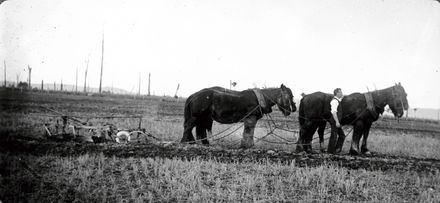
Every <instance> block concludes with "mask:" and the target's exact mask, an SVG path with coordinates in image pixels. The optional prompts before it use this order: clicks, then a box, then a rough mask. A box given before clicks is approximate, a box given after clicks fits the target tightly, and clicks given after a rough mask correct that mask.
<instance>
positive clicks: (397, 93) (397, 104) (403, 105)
mask: <svg viewBox="0 0 440 203" xmlns="http://www.w3.org/2000/svg"><path fill="white" fill-rule="evenodd" d="M406 96H407V94H406V92H405V89H404V88H403V86H402V85H401V84H400V82H399V84H397V83H396V84H395V85H394V86H393V87H392V88H391V97H389V98H388V106H389V107H390V109H391V111H392V112H393V114H394V116H395V117H397V118H400V117H402V116H403V113H404V111H405V110H408V100H407V99H406Z"/></svg>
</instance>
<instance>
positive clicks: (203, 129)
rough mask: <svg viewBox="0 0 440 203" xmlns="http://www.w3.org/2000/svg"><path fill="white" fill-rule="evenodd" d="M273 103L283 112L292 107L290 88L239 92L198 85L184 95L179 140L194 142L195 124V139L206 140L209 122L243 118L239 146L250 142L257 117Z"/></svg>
mask: <svg viewBox="0 0 440 203" xmlns="http://www.w3.org/2000/svg"><path fill="white" fill-rule="evenodd" d="M275 104H276V105H277V106H278V108H279V109H280V111H281V112H282V113H283V114H284V115H285V116H288V115H290V113H291V112H295V111H296V105H295V102H294V101H293V94H292V91H291V90H290V89H289V88H287V87H286V86H284V85H281V87H280V88H266V89H248V90H244V91H241V92H238V91H233V90H228V89H225V88H222V87H211V88H206V89H202V90H200V91H198V92H196V93H194V94H192V95H191V96H189V97H188V99H187V100H186V103H185V112H184V115H185V117H184V119H185V120H184V132H183V137H182V140H181V142H189V143H194V141H195V140H194V137H193V134H192V129H193V128H194V127H196V135H197V139H200V140H201V141H202V143H203V144H209V142H208V140H207V132H208V133H209V134H211V131H212V123H213V121H217V122H219V123H222V124H232V123H237V122H244V132H243V139H242V142H241V147H243V148H249V147H251V146H253V144H254V141H253V134H254V128H255V125H256V124H257V121H258V120H259V119H260V118H262V117H263V114H268V113H271V112H272V106H274V105H275Z"/></svg>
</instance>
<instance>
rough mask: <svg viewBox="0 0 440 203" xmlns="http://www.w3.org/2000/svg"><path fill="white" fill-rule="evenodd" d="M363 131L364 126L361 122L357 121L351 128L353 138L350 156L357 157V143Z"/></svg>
mask: <svg viewBox="0 0 440 203" xmlns="http://www.w3.org/2000/svg"><path fill="white" fill-rule="evenodd" d="M363 129H364V124H363V123H362V121H358V122H356V123H355V124H354V126H353V136H352V138H353V139H352V140H351V147H350V154H351V155H359V141H360V139H361V136H362V133H363Z"/></svg>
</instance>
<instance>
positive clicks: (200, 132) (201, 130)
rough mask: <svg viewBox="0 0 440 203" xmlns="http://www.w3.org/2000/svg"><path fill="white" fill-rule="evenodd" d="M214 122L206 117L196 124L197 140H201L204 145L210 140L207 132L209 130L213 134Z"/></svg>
mask: <svg viewBox="0 0 440 203" xmlns="http://www.w3.org/2000/svg"><path fill="white" fill-rule="evenodd" d="M212 122H213V120H212V119H209V118H205V119H204V120H203V121H201V122H200V123H199V124H198V125H197V126H196V135H197V140H201V141H202V144H204V145H209V141H208V137H207V135H206V133H207V132H208V133H209V134H211V131H212Z"/></svg>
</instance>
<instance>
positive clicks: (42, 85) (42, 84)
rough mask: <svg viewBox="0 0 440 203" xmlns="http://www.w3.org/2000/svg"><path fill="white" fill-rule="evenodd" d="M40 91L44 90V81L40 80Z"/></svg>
mask: <svg viewBox="0 0 440 203" xmlns="http://www.w3.org/2000/svg"><path fill="white" fill-rule="evenodd" d="M41 90H44V81H43V80H41Z"/></svg>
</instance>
